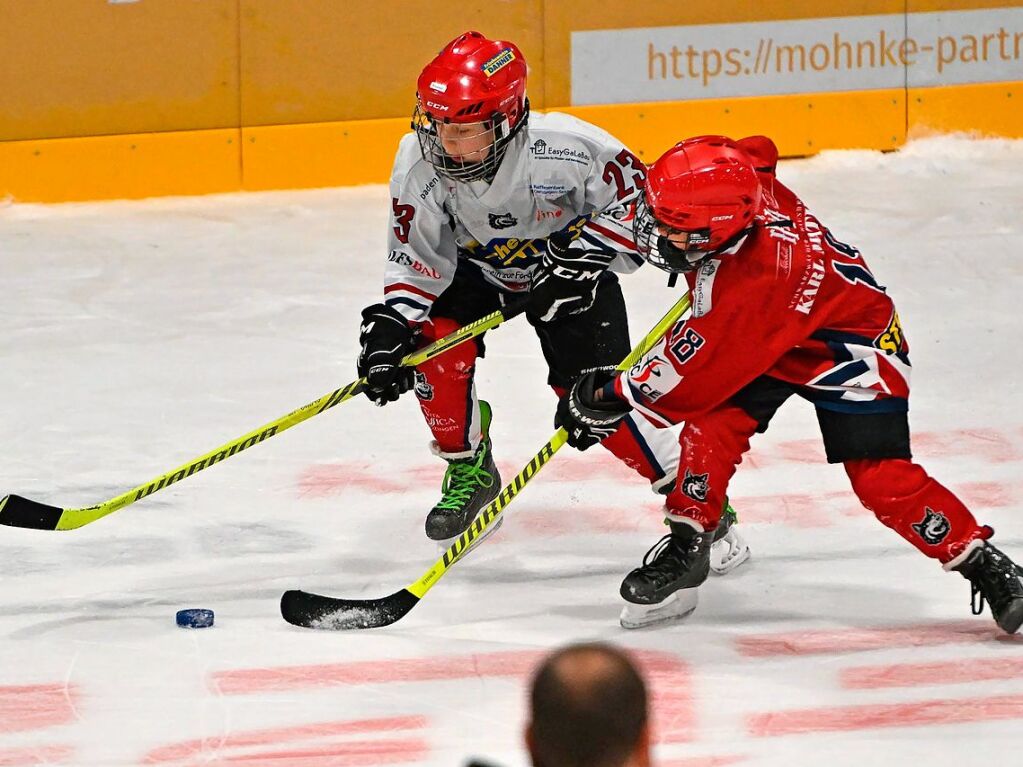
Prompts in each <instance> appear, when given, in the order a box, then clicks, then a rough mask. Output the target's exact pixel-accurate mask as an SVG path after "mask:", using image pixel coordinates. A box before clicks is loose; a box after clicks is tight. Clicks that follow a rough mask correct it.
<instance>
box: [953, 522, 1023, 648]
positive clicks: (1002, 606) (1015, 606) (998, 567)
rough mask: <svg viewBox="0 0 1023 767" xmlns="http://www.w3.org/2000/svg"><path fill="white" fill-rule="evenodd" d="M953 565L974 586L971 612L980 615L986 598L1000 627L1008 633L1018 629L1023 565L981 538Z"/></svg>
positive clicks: (1022, 606)
mask: <svg viewBox="0 0 1023 767" xmlns="http://www.w3.org/2000/svg"><path fill="white" fill-rule="evenodd" d="M952 569H953V570H955V571H956V572H958V573H960V574H961V575H962V576H963V577H964V578H966V579H967V580H968V581H969V582H970V583H971V584H972V586H973V590H972V593H971V595H970V596H971V602H972V607H973V614H974V615H980V614H981V613H982V612H983V611H984V602H987V603H988V605H989V606H990V607H991V614H992V615H993V616H994V618H995V623H997V624H998V626H999V628H1001V629H1002V630H1003V631H1005V632H1007V633H1009V634H1015V633H1016V632H1017V631H1019V627H1020V626H1021V625H1023V580H1021V578H1023V568H1020V567H1019V566H1018V565H1016V564H1015V563H1014V562H1013V561H1012V560H1011V559H1009V558H1008V557H1007V556H1006V555H1005V554H1003V553H1002V552H1001V551H999V550H998V549H996V548H995V547H994V546H992V545H991V544H990V543H988V542H987V541H984V542H983V543H982V544H981V545H980V546H978V547H977V548H976V549H974V550H973V551H972V552H970V555H969V556H968V557H967V558H966V561H965V562H963V563H962V564H960V565H957V566H956V567H953V568H952Z"/></svg>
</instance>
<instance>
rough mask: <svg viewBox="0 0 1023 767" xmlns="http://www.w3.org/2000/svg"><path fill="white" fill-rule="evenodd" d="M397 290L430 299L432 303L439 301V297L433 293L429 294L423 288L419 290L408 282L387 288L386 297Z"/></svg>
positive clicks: (394, 284) (397, 283) (393, 284)
mask: <svg viewBox="0 0 1023 767" xmlns="http://www.w3.org/2000/svg"><path fill="white" fill-rule="evenodd" d="M395 290H401V291H404V292H406V293H415V294H416V295H417V296H422V297H423V298H428V299H429V300H431V301H436V300H437V296H435V295H434V294H433V293H427V292H426V291H425V290H423V289H422V288H417V287H416V286H415V285H409V284H408V283H407V282H395V283H392V284H390V285H388V286H386V287H385V288H384V295H386V294H388V293H393V292H394V291H395Z"/></svg>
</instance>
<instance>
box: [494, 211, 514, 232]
mask: <svg viewBox="0 0 1023 767" xmlns="http://www.w3.org/2000/svg"><path fill="white" fill-rule="evenodd" d="M518 223H519V220H518V219H517V218H515V216H513V215H512V214H511V213H491V214H490V228H491V229H509V228H511V227H513V226H515V225H516V224H518Z"/></svg>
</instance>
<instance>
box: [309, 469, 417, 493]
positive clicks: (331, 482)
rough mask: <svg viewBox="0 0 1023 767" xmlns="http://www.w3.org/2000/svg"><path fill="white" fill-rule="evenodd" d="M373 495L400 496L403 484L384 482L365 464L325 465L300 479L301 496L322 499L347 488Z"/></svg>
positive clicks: (385, 480) (378, 473)
mask: <svg viewBox="0 0 1023 767" xmlns="http://www.w3.org/2000/svg"><path fill="white" fill-rule="evenodd" d="M349 487H351V488H358V489H359V490H364V491H366V492H370V493H399V492H401V491H402V490H404V489H405V487H406V485H405V484H404V483H403V482H394V481H391V480H387V479H383V478H382V477H381V475H380V472H379V471H378V470H375V469H372V468H371V467H369V466H367V465H366V464H362V463H323V464H316V465H314V466H309V467H307V468H306V469H305V470H304V471H303V472H302V473H301V474H300V475H299V478H298V491H299V495H304V496H311V497H313V498H322V497H325V496H328V495H336V494H337V493H340V492H341V491H342V490H346V489H347V488H349Z"/></svg>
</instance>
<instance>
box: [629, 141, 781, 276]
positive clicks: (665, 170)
mask: <svg viewBox="0 0 1023 767" xmlns="http://www.w3.org/2000/svg"><path fill="white" fill-rule="evenodd" d="M762 199H763V189H762V188H761V186H760V179H759V178H758V177H757V171H756V168H755V167H754V164H753V160H752V158H750V156H749V155H748V154H746V152H744V151H743V150H742V149H741V148H740V147H739V145H738V144H736V143H735V142H734V141H732V139H730V138H725V137H724V136H697V137H696V138H691V139H686V140H685V141H682V142H680V143H678V144H676V145H675V146H674V147H672V148H671V149H669V150H668V151H667V152H665V153H664V154H663V155H662V156H661V158H660V159H659V160H657V162H655V163H654V164H653V165H651V166H650V168H649V170H648V171H647V180H646V190H645V192H644V194H643V196H642V198H641V199H640V201H639V204H638V205H637V209H636V217H635V220H634V222H633V232H634V234H635V237H636V246H637V248H638V249H639V252H640V254H641V255H642V256H643V257H644V258H645V259H646V260H647V261H649V262H650V263H651V264H653V265H654V266H657V267H659V268H661V269H664V270H665V271H669V272H684V271H691V270H692V269H695V268H696V267H697V266H699V264H700V263H702V262H703V261H705V260H706V259H707V258H708V257H709V256H711V255H713V254H714V253H717V252H720V251H722V250H727V249H728V248H729V247H731V246H732V245H733V244H734V243H735V242H736V241H737V240H738V239H739V237H740V236H742V235H743V234H745V233H746V232H747V231H748V230H749V229H750V227H751V226H752V225H753V217H754V216H755V215H756V214H757V213H758V212H759V211H760V206H761V201H762Z"/></svg>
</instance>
